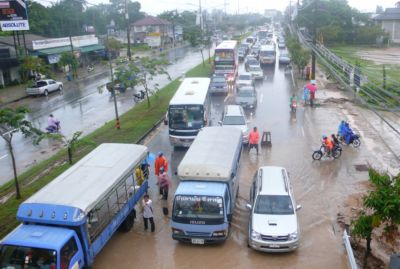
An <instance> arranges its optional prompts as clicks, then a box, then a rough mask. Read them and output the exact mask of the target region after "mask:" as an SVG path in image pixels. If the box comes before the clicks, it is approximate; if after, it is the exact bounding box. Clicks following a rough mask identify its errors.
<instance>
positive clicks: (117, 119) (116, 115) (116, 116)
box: [107, 31, 121, 130]
mask: <svg viewBox="0 0 400 269" xmlns="http://www.w3.org/2000/svg"><path fill="white" fill-rule="evenodd" d="M108 41H109V39H108V31H107V43H108ZM107 54H108V64H109V66H110V73H111V94H112V95H113V99H114V109H115V127H116V128H117V129H118V130H119V129H121V125H120V122H119V115H118V106H117V95H116V94H115V85H114V72H113V68H112V62H111V55H110V49H109V48H108V52H107Z"/></svg>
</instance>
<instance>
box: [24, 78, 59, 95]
mask: <svg viewBox="0 0 400 269" xmlns="http://www.w3.org/2000/svg"><path fill="white" fill-rule="evenodd" d="M62 89H63V83H62V82H59V81H55V80H52V79H44V80H39V81H36V82H35V83H34V84H33V85H32V86H31V87H29V88H26V93H27V94H28V95H39V94H43V95H45V96H47V95H48V94H49V93H50V92H53V91H57V90H58V91H62Z"/></svg>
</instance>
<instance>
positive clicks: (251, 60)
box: [244, 55, 260, 71]
mask: <svg viewBox="0 0 400 269" xmlns="http://www.w3.org/2000/svg"><path fill="white" fill-rule="evenodd" d="M257 66H258V67H259V66H260V62H259V61H258V60H257V59H256V58H255V57H253V56H251V55H247V57H246V61H245V63H244V68H245V70H246V71H247V70H249V68H250V67H257Z"/></svg>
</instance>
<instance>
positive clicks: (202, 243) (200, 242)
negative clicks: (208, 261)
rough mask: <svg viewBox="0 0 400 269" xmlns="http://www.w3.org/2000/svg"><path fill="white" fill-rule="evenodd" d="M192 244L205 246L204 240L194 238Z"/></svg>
mask: <svg viewBox="0 0 400 269" xmlns="http://www.w3.org/2000/svg"><path fill="white" fill-rule="evenodd" d="M192 244H196V245H204V239H198V238H193V239H192Z"/></svg>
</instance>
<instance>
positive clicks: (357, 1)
mask: <svg viewBox="0 0 400 269" xmlns="http://www.w3.org/2000/svg"><path fill="white" fill-rule="evenodd" d="M36 1H37V2H39V3H42V4H44V5H48V4H49V3H50V2H55V0H36ZM132 1H134V0H132ZM200 1H201V5H202V7H203V8H205V9H207V10H211V9H213V8H216V9H224V2H225V3H226V4H227V5H226V6H225V7H226V11H227V12H228V13H237V11H238V10H239V12H240V13H247V12H259V13H262V11H263V10H264V9H278V10H281V11H283V10H284V9H285V8H286V7H287V6H288V5H289V0H200ZM397 1H398V0H348V3H349V5H350V6H352V7H354V8H357V9H358V10H360V11H370V12H373V11H375V9H376V6H377V5H381V6H383V8H388V7H394V5H395V3H396V2H397ZM87 2H88V3H90V4H99V3H109V1H108V0H87ZM139 2H140V3H141V5H142V11H144V12H146V13H148V14H151V15H157V14H159V13H161V12H163V11H165V10H172V9H177V10H178V11H183V10H195V9H197V8H198V6H199V0H139ZM295 3H297V0H292V4H295Z"/></svg>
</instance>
